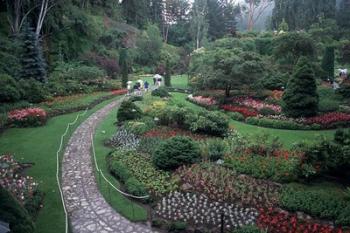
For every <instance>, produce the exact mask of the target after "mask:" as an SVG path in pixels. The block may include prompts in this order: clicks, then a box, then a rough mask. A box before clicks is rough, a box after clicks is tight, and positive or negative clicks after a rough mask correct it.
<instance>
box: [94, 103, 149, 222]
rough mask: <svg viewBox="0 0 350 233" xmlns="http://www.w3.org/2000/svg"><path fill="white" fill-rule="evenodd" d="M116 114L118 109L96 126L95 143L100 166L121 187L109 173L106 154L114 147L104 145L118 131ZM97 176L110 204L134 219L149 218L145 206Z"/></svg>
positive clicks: (108, 177) (106, 175) (101, 189)
mask: <svg viewBox="0 0 350 233" xmlns="http://www.w3.org/2000/svg"><path fill="white" fill-rule="evenodd" d="M116 116H117V109H115V110H113V111H112V112H111V113H110V114H109V115H108V117H107V118H106V119H104V120H103V122H102V123H100V125H99V126H98V127H97V128H96V133H95V136H94V145H95V152H96V160H97V163H98V166H99V168H100V169H101V170H102V172H103V174H104V175H105V177H106V178H107V179H108V180H110V181H111V182H112V183H113V184H114V185H115V186H116V187H120V184H119V183H118V182H117V181H116V180H115V178H114V177H113V176H112V175H110V174H109V172H108V169H107V163H106V155H107V154H108V153H110V152H111V151H112V149H111V148H108V147H105V146H104V140H105V139H108V138H110V137H111V136H112V135H113V134H114V133H115V132H116V126H115V125H114V123H115V122H116ZM96 177H97V181H98V184H99V188H100V191H101V193H102V194H103V196H104V197H105V199H106V200H107V201H108V202H109V204H110V205H111V206H113V208H115V209H116V210H117V211H118V212H119V213H120V214H122V215H123V216H125V217H126V218H128V219H130V220H132V221H146V220H147V210H146V209H145V208H143V207H142V206H140V205H138V204H136V203H134V202H132V201H130V200H129V199H128V198H126V197H124V196H123V195H122V194H120V193H119V192H117V191H116V190H114V189H113V188H111V187H110V186H109V185H108V184H107V183H106V182H105V181H104V180H103V178H102V177H101V178H100V177H99V175H98V174H97V173H96Z"/></svg>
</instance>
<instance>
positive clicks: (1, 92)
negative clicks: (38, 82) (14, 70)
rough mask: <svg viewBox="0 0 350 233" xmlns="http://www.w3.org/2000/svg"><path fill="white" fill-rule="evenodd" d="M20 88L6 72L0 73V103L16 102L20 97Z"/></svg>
mask: <svg viewBox="0 0 350 233" xmlns="http://www.w3.org/2000/svg"><path fill="white" fill-rule="evenodd" d="M21 92H22V91H21V90H20V88H19V86H18V85H17V83H16V81H15V80H14V79H13V78H12V77H11V76H9V75H7V74H0V103H8V102H16V101H18V100H20V99H21V97H22V95H21Z"/></svg>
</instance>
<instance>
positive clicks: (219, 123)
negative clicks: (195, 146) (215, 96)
mask: <svg viewBox="0 0 350 233" xmlns="http://www.w3.org/2000/svg"><path fill="white" fill-rule="evenodd" d="M186 118H187V119H186V122H188V124H189V125H190V130H191V131H192V132H196V133H197V132H198V133H205V134H209V135H213V136H225V134H226V133H227V131H228V120H227V117H226V115H225V114H223V113H221V112H212V111H207V110H203V111H201V112H199V113H197V114H196V115H191V116H190V117H189V116H188V115H187V116H186ZM189 122H190V123H189Z"/></svg>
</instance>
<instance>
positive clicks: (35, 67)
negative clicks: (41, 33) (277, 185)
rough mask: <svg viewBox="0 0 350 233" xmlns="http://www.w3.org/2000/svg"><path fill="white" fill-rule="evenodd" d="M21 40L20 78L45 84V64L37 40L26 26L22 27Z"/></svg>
mask: <svg viewBox="0 0 350 233" xmlns="http://www.w3.org/2000/svg"><path fill="white" fill-rule="evenodd" d="M22 40H23V48H22V57H21V65H22V70H21V73H20V78H22V79H28V80H29V79H35V80H37V81H39V82H42V83H45V82H46V81H47V77H46V76H47V74H46V62H45V60H44V57H43V52H42V48H41V46H40V42H39V39H38V38H37V36H36V35H35V33H34V31H33V29H32V28H31V27H29V26H28V24H27V25H25V26H24V30H23V33H22Z"/></svg>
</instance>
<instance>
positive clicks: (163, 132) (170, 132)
mask: <svg viewBox="0 0 350 233" xmlns="http://www.w3.org/2000/svg"><path fill="white" fill-rule="evenodd" d="M143 136H144V137H149V138H161V139H168V138H172V137H176V136H187V137H190V138H192V139H194V140H203V139H205V138H207V137H206V136H204V135H199V134H193V133H191V132H189V131H186V130H182V129H176V128H174V129H170V128H167V127H159V128H156V129H151V130H149V131H147V132H146V133H145V134H144V135H143Z"/></svg>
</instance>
